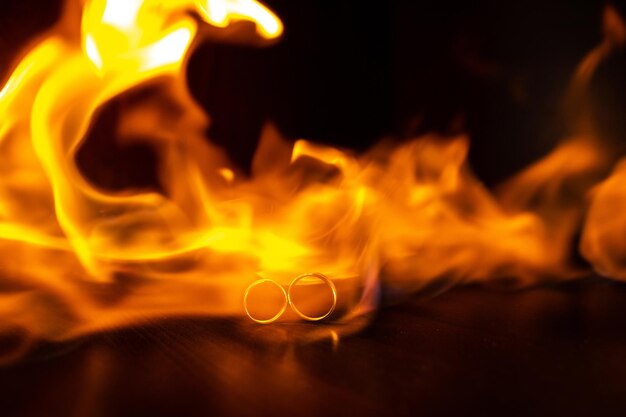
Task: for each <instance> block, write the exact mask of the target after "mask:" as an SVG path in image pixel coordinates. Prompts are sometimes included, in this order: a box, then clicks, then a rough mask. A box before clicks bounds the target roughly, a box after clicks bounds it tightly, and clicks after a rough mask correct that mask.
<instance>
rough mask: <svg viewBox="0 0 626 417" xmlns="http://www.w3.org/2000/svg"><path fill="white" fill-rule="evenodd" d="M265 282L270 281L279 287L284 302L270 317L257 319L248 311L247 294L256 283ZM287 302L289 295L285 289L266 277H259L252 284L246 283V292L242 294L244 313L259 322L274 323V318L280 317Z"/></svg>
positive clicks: (285, 308)
mask: <svg viewBox="0 0 626 417" xmlns="http://www.w3.org/2000/svg"><path fill="white" fill-rule="evenodd" d="M265 282H270V283H272V284H274V285H276V286H277V287H278V288H280V291H281V292H282V293H283V295H284V297H285V302H284V304H283V306H282V307H281V308H280V311H279V312H278V313H277V314H276V315H275V316H274V317H272V318H269V319H265V320H262V319H257V318H254V316H252V314H250V311H249V310H248V295H250V290H251V289H252V288H254V287H256V286H257V285H260V284H263V283H265ZM288 304H289V297H288V295H287V293H286V292H285V289H284V288H283V287H282V286H281V285H280V284H279V283H278V282H276V281H274V280H271V279H268V278H262V279H259V280H257V281H254V282H253V283H252V284H250V285H248V288H246V292H245V293H244V294H243V308H244V310H246V314H247V315H248V317H250V319H251V320H252V321H255V322H257V323H260V324H269V323H274V322H275V321H276V320H278V319H279V318H280V316H282V315H283V313H285V310H287V305H288Z"/></svg>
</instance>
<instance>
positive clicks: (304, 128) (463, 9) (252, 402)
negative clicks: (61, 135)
mask: <svg viewBox="0 0 626 417" xmlns="http://www.w3.org/2000/svg"><path fill="white" fill-rule="evenodd" d="M266 3H267V4H268V5H269V6H271V7H272V8H273V9H274V10H275V11H276V12H277V14H278V15H279V16H280V17H281V18H282V19H283V21H284V23H285V26H286V32H285V36H284V38H283V39H282V41H281V42H280V43H278V44H276V45H274V46H271V47H267V48H262V49H259V48H253V47H249V46H248V47H246V46H237V45H233V44H229V45H218V44H211V43H205V44H204V45H202V47H200V48H199V49H198V50H197V52H196V54H195V55H194V57H193V59H192V61H191V65H190V73H189V75H190V77H189V78H190V84H191V89H192V91H193V93H194V95H195V96H196V98H197V99H198V101H199V102H200V103H201V104H202V105H203V106H204V107H205V108H206V109H207V111H208V112H209V113H210V114H211V117H212V126H211V129H210V132H209V133H210V136H211V137H212V138H213V139H214V140H215V141H217V142H218V143H220V144H222V145H223V146H224V147H226V148H227V149H228V152H229V153H230V155H231V157H232V158H233V159H234V160H235V161H237V162H238V163H239V164H240V165H241V166H242V167H243V168H244V169H245V167H246V166H247V165H248V164H249V162H250V158H251V156H252V153H253V151H254V148H255V144H256V141H257V138H258V136H259V133H260V130H261V127H262V126H263V124H264V123H265V122H266V121H268V120H271V121H274V122H275V123H276V124H277V126H278V127H279V129H280V130H281V131H282V132H283V133H284V134H285V135H286V136H288V137H289V138H294V139H295V138H300V137H305V138H308V139H313V140H316V141H321V142H325V143H330V144H334V145H337V146H345V147H349V148H354V149H357V150H363V149H366V148H367V147H368V146H370V145H372V144H373V143H375V142H376V141H377V140H378V139H379V138H381V137H383V136H387V135H391V136H394V137H396V138H398V139H400V140H402V139H407V138H410V137H412V136H414V135H416V134H419V133H422V132H427V131H431V130H435V131H438V132H441V133H444V134H448V133H450V134H452V133H457V132H459V131H462V130H465V131H467V132H469V134H470V135H471V137H472V151H471V163H472V165H473V168H474V169H475V171H477V172H478V174H479V176H480V177H481V178H483V179H484V180H485V181H486V182H487V183H488V184H495V183H497V182H498V181H501V180H502V179H504V178H506V177H507V176H509V175H511V174H512V173H514V172H516V171H517V170H519V169H520V168H522V167H523V166H525V165H527V164H529V163H530V162H532V161H534V160H536V159H537V158H538V157H540V156H541V155H543V154H545V153H546V152H548V151H549V150H550V149H551V148H552V147H553V146H554V145H555V143H556V142H557V141H558V140H559V139H560V138H561V137H562V136H563V135H566V134H567V133H568V132H569V126H570V125H571V120H568V117H567V114H566V113H564V112H563V111H562V107H563V97H564V93H565V89H566V87H567V84H568V82H569V77H570V75H571V74H572V73H573V71H574V69H575V66H576V64H577V63H578V62H579V61H580V59H581V58H582V57H583V56H584V55H585V54H586V53H587V52H588V51H589V50H590V49H591V48H592V47H594V46H595V45H596V44H597V43H598V42H599V41H600V39H601V13H602V8H603V7H604V3H602V2H594V1H579V2H575V1H571V0H569V1H566V0H555V1H550V2H548V1H540V0H526V1H496V0H491V1H487V0H481V1H478V2H463V3H460V4H459V2H446V1H417V0H416V1H407V2H400V1H381V2H380V3H379V4H377V5H375V6H372V5H371V2H365V1H361V2H358V1H352V0H327V1H323V0H319V1H313V0H268V1H267V2H266ZM617 7H618V8H619V9H620V10H622V11H624V10H625V9H624V7H623V5H621V4H617ZM58 13H59V4H58V3H57V2H54V1H48V0H39V1H34V0H19V1H12V0H11V1H7V0H3V1H1V2H0V74H1V76H2V77H6V75H7V69H8V68H9V66H10V62H11V60H12V58H14V57H15V56H16V55H17V54H18V52H19V50H20V47H21V46H22V45H24V44H25V42H26V41H27V40H28V39H30V38H31V37H32V36H33V34H36V33H39V32H41V31H43V30H44V29H45V28H47V27H48V26H49V25H51V24H52V23H53V22H54V21H55V20H56V18H57V16H58ZM625 68H626V66H625V65H624V54H623V53H618V54H616V55H615V56H614V57H612V58H610V59H609V60H607V62H606V63H605V64H604V65H602V67H601V68H600V69H599V71H598V73H597V75H596V77H595V78H594V80H593V83H592V85H591V87H590V95H589V99H590V101H591V102H592V103H593V108H594V109H595V112H596V118H597V120H598V122H599V125H600V128H601V130H602V133H603V134H605V135H607V136H612V137H614V138H618V139H619V138H620V137H621V138H624V137H626V128H625V127H624V117H623V115H624V114H625V113H624V111H625V110H626V105H625V99H626V75H625V74H626V73H625V72H624V69H625ZM114 116H115V104H112V105H111V108H110V109H105V111H104V112H103V114H102V115H101V116H100V117H101V118H106V117H114ZM98 123H100V124H103V123H102V121H101V120H100V121H99V122H98ZM104 136H105V137H106V135H104ZM97 140H98V139H97V136H96V137H94V138H90V140H89V141H88V142H96V141H97ZM90 146H91V147H92V148H93V149H97V146H96V145H94V144H93V143H92V144H91V145H90V143H87V144H86V145H85V147H86V148H87V149H89V147H90ZM98 146H100V145H98ZM143 152H145V150H141V149H139V150H138V149H121V150H120V153H117V154H116V155H117V156H116V157H115V158H108V159H107V158H105V163H107V164H111V166H113V167H114V169H111V171H112V172H116V173H118V174H119V175H120V177H122V178H128V177H133V176H135V177H133V178H134V180H135V181H136V182H139V183H141V182H149V181H150V180H151V179H153V176H152V175H150V174H149V173H148V174H145V175H144V174H137V173H136V172H134V171H133V170H136V166H137V165H136V163H134V162H133V161H135V160H136V159H137V158H138V157H142V156H145V155H143ZM142 166H143V167H144V168H146V169H148V168H149V167H150V164H145V163H144V164H143V165H142ZM131 171H133V172H131ZM120 184H121V183H120ZM114 185H115V184H114ZM117 185H119V184H117ZM320 328H321V329H323V328H324V327H323V326H320V327H316V329H317V330H319V329H320ZM624 329H626V288H625V287H624V285H622V284H618V283H615V282H612V281H608V280H602V279H600V278H598V277H591V278H589V279H587V280H582V281H579V282H575V283H569V284H564V285H558V286H545V287H540V288H532V289H528V290H525V291H519V292H515V291H513V292H505V293H500V292H494V291H487V290H485V289H483V288H471V287H470V288H458V289H455V290H453V291H451V292H448V293H446V294H443V295H441V296H439V297H437V298H435V299H422V300H413V301H410V302H407V303H405V304H403V305H402V306H397V307H390V308H387V309H384V310H382V311H380V312H379V314H378V316H377V317H376V318H375V319H374V321H373V323H372V324H371V325H370V326H369V327H368V328H367V329H366V330H365V331H363V332H361V333H359V334H357V335H354V336H352V337H348V338H345V339H342V340H341V341H339V343H338V344H336V345H334V346H333V344H332V343H331V342H330V340H324V341H322V342H319V343H314V344H305V345H300V344H298V343H295V342H293V340H294V339H293V338H292V337H291V336H292V334H293V333H297V332H298V331H300V330H301V329H300V328H299V327H296V326H293V327H289V326H287V327H284V328H283V327H278V326H277V327H273V326H268V327H259V326H251V325H250V324H249V323H248V324H246V323H241V322H239V321H231V320H213V321H211V320H177V319H172V320H168V321H164V322H162V323H153V324H151V325H148V326H140V327H136V328H131V329H121V330H119V331H114V332H110V333H107V334H101V335H95V336H93V337H89V338H85V339H83V340H78V341H75V342H72V343H68V344H62V345H52V346H50V345H42V346H39V347H38V349H37V350H36V352H34V354H33V355H32V356H31V357H29V358H27V359H26V360H24V361H22V362H20V363H18V364H15V365H12V366H9V367H5V368H0V415H3V416H7V417H17V416H36V417H40V416H44V415H45V416H63V417H67V416H79V417H82V416H87V417H98V416H114V417H124V416H134V417H137V416H143V415H147V416H148V415H149V416H151V417H158V416H178V415H180V416H214V415H233V416H241V415H250V416H258V415H267V416H273V417H274V416H280V415H289V416H308V415H316V416H320V415H324V416H332V415H353V414H354V415H357V416H367V415H373V416H374V415H375V416H379V415H386V414H387V415H397V416H404V415H406V416H415V415H423V416H431V415H441V416H450V415H454V416H487V415H494V416H517V415H519V416H550V417H555V416H560V415H567V416H569V417H573V416H590V415H598V416H624V415H626V400H625V399H626V389H625V388H624V387H626V359H625V358H626V338H625V337H624V334H625V332H624Z"/></svg>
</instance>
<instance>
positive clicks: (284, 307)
mask: <svg viewBox="0 0 626 417" xmlns="http://www.w3.org/2000/svg"><path fill="white" fill-rule="evenodd" d="M305 278H317V279H319V280H320V281H322V282H323V283H324V284H326V285H328V287H329V288H330V290H331V291H332V293H333V305H332V306H331V307H330V310H328V312H327V313H326V314H324V315H323V316H318V317H311V316H307V315H306V314H304V313H303V312H301V311H300V310H298V308H297V307H296V305H295V304H294V302H293V296H292V292H293V289H294V288H295V286H296V285H297V284H298V282H300V281H301V280H303V279H305ZM266 282H269V283H271V284H274V285H276V286H277V287H278V288H280V290H281V291H282V293H283V295H284V296H285V302H284V303H283V305H282V306H281V308H280V310H279V311H278V313H276V315H275V316H274V317H271V318H269V319H257V318H255V317H254V316H253V315H252V314H250V311H249V310H248V295H250V290H252V289H253V288H254V287H256V286H257V285H260V284H263V283H266ZM287 306H289V307H291V309H292V310H293V311H294V313H296V314H297V315H298V316H300V317H301V318H302V319H304V320H306V321H320V320H324V319H325V318H326V317H328V316H330V315H331V314H333V311H335V307H337V287H335V284H334V283H333V282H332V281H331V280H330V279H329V278H328V277H327V276H326V275H324V274H320V273H319V272H313V273H310V274H303V275H300V276H298V277H296V278H294V280H293V281H291V284H289V288H288V289H287V291H285V289H284V288H283V286H282V285H280V284H279V283H278V282H276V281H274V280H273V279H269V278H262V279H259V280H257V281H254V282H253V283H252V284H250V285H249V286H248V288H246V292H245V293H244V295H243V308H244V309H245V310H246V314H247V315H248V317H250V319H251V320H252V321H255V322H257V323H261V324H269V323H273V322H275V321H276V320H278V319H279V318H280V317H281V316H282V315H283V314H284V313H285V311H286V310H287Z"/></svg>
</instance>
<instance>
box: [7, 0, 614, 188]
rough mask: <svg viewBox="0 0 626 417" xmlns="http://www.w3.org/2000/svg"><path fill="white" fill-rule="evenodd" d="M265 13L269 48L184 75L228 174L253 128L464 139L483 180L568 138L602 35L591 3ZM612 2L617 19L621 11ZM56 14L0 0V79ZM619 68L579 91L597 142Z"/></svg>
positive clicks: (274, 0) (315, 4)
mask: <svg viewBox="0 0 626 417" xmlns="http://www.w3.org/2000/svg"><path fill="white" fill-rule="evenodd" d="M266 4H267V5H268V6H270V7H271V8H272V9H273V10H274V11H275V12H276V13H277V14H278V15H279V16H280V17H281V18H282V20H283V22H284V23H285V27H286V31H285V34H284V37H283V39H282V40H281V41H280V42H279V43H278V44H276V45H273V46H270V47H265V48H258V47H251V46H243V45H236V44H217V43H211V42H205V43H203V44H202V46H201V47H200V48H198V49H197V51H196V53H195V54H194V56H193V57H192V60H191V63H190V68H189V79H190V88H191V90H192V92H193V94H194V96H195V97H196V99H197V100H198V101H199V102H200V103H201V104H202V105H203V106H204V107H205V108H206V110H207V111H208V112H209V113H210V115H211V118H212V125H211V128H210V132H209V135H210V137H211V138H212V140H214V141H215V142H217V143H219V144H220V145H222V146H223V147H225V148H226V149H227V150H228V152H229V154H230V156H231V158H232V159H233V160H234V161H236V162H237V163H238V165H240V167H241V168H243V169H244V170H245V169H246V168H247V167H248V165H249V163H250V160H251V158H252V155H253V153H254V150H255V146H256V143H257V139H258V137H259V134H260V130H261V128H262V126H263V124H264V123H265V122H267V121H273V122H274V123H275V124H276V125H277V126H278V128H279V129H280V130H281V131H282V132H283V134H284V135H286V136H287V137H288V138H290V139H297V138H306V139H311V140H315V141H319V142H324V143H329V144H334V145H337V146H344V147H348V148H353V149H356V150H364V149H366V148H368V147H369V146H371V145H372V144H374V143H375V142H376V141H377V140H379V139H380V138H382V137H384V136H393V137H395V138H398V139H406V138H410V137H413V136H415V135H417V134H420V133H424V132H428V131H437V132H440V133H443V134H452V133H458V132H460V131H465V132H467V133H469V134H470V136H471V140H472V148H471V156H470V158H471V163H472V166H473V168H474V170H475V171H476V172H477V173H478V175H479V177H480V178H481V179H483V180H484V181H485V182H486V183H487V184H495V183H497V182H499V181H501V180H503V179H505V178H506V177H508V176H510V175H511V174H513V173H515V172H517V171H519V170H520V169H521V168H523V167H524V166H527V165H528V164H529V163H531V162H533V161H535V160H537V159H538V158H539V157H541V156H542V155H544V154H546V153H547V152H548V151H549V150H550V149H552V148H553V147H554V145H555V144H556V143H557V142H558V140H560V139H562V138H563V137H564V135H566V134H567V133H569V132H568V129H569V127H570V125H571V124H572V123H571V121H570V120H568V119H567V115H564V114H563V112H562V108H563V98H564V95H565V90H566V88H567V85H568V83H569V80H570V77H571V75H572V74H573V72H574V70H575V68H576V65H577V64H578V62H579V61H580V60H581V59H582V58H583V57H584V56H585V54H586V53H587V52H588V51H589V50H590V49H591V48H593V47H594V46H595V45H597V44H598V43H599V42H600V40H601V38H602V36H601V34H602V10H603V8H604V6H605V3H604V2H601V1H566V0H555V1H550V2H546V1H542V0H528V1H523V2H508V1H507V2H502V1H496V0H480V1H475V2H460V3H459V2H447V1H434V0H428V1H381V2H378V4H372V3H371V2H363V1H354V0H342V1H321V0H318V1H315V0H298V1H293V0H269V1H267V2H266ZM613 4H614V6H615V7H616V8H617V9H618V10H620V11H623V10H625V9H624V6H623V2H617V3H615V2H614V3H613ZM59 13H60V2H59V1H43V0H38V1H36V0H20V1H3V2H2V4H1V5H0V65H2V66H1V67H0V71H2V76H3V77H6V75H7V74H6V69H8V68H10V63H11V59H13V58H14V57H15V56H16V55H17V53H18V52H19V50H20V47H21V46H23V45H24V44H25V42H26V41H27V40H28V39H29V38H31V37H32V36H33V35H34V34H36V33H40V32H41V31H43V30H44V29H46V28H47V27H49V26H50V25H51V24H52V23H53V22H54V21H55V20H56V19H57V17H58V14H59ZM625 69H626V65H624V54H623V52H620V53H617V54H614V56H613V57H611V58H610V59H608V60H607V61H606V62H605V63H604V64H603V65H602V66H601V68H600V69H599V71H598V73H597V74H596V76H595V78H594V80H593V82H592V85H591V87H590V92H591V94H590V97H589V100H590V102H593V104H594V109H596V111H598V113H599V114H598V115H596V117H597V118H598V119H599V124H600V126H601V128H602V129H603V133H604V134H606V135H607V136H614V137H617V138H623V137H625V136H626V135H625V134H626V126H625V123H624V121H623V119H624V118H623V117H622V114H624V112H625V111H626V104H625V101H626V100H625V98H626V76H625V75H624V74H626V73H625V72H624V70H625ZM104 114H107V113H106V111H105V112H104ZM89 146H90V144H89V143H87V144H86V145H85V148H87V149H88V148H89ZM135 151H136V150H126V154H123V153H122V154H120V155H117V156H118V158H110V159H109V160H108V163H111V164H119V165H120V166H119V167H117V168H118V169H116V170H113V171H115V172H119V173H120V175H121V176H124V175H126V176H127V177H133V176H135V177H137V179H136V181H137V182H142V181H143V182H146V181H148V182H149V180H150V178H153V176H152V175H150V174H149V173H144V174H143V175H141V174H137V173H129V172H128V171H129V170H130V168H128V166H129V165H133V163H132V159H133V157H135V156H136V155H137V152H135ZM86 159H88V160H90V159H89V158H86ZM146 165H147V166H148V167H150V164H146Z"/></svg>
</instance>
